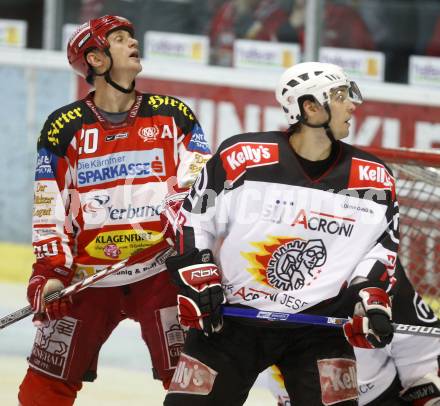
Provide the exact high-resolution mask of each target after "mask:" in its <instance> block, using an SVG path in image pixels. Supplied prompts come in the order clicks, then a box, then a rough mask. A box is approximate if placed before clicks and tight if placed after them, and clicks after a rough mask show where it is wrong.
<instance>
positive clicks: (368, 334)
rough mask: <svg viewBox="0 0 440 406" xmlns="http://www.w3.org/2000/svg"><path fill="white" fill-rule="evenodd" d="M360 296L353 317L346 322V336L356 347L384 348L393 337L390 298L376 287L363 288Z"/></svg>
mask: <svg viewBox="0 0 440 406" xmlns="http://www.w3.org/2000/svg"><path fill="white" fill-rule="evenodd" d="M359 297H360V298H361V301H360V302H359V303H357V305H356V306H355V312H354V315H353V318H350V320H349V322H347V323H345V324H344V334H345V338H346V339H347V340H348V342H349V343H350V344H351V345H352V346H354V347H360V348H383V347H385V346H386V345H387V344H389V343H390V342H391V340H392V339H393V326H392V324H391V319H392V313H391V301H390V298H389V296H388V294H387V293H386V292H385V291H384V290H383V289H381V288H375V287H372V288H364V289H361V290H360V291H359Z"/></svg>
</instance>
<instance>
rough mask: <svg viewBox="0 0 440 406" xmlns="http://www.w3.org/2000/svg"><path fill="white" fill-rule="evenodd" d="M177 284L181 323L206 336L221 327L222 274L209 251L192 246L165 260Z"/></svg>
mask: <svg viewBox="0 0 440 406" xmlns="http://www.w3.org/2000/svg"><path fill="white" fill-rule="evenodd" d="M166 264H167V267H168V270H169V271H170V272H171V277H172V279H173V280H174V282H175V283H176V284H177V285H178V286H179V287H180V293H179V295H178V296H177V302H178V303H177V307H178V314H179V321H180V324H182V325H183V326H187V327H192V328H196V329H199V330H203V332H204V333H205V335H206V336H209V335H211V334H212V333H214V332H219V331H220V330H221V329H222V327H223V318H222V315H221V305H222V304H223V303H225V302H226V298H225V295H224V293H223V289H222V286H221V275H220V271H219V269H218V268H217V265H215V263H214V256H213V255H212V252H211V251H210V250H202V251H199V250H197V249H193V250H191V251H189V252H187V253H185V254H183V255H180V256H175V257H170V258H168V259H167V261H166Z"/></svg>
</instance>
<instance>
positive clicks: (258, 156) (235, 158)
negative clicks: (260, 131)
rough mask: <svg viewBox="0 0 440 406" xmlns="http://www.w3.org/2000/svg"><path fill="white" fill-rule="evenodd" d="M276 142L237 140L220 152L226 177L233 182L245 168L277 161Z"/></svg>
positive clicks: (271, 163)
mask: <svg viewBox="0 0 440 406" xmlns="http://www.w3.org/2000/svg"><path fill="white" fill-rule="evenodd" d="M278 155H279V154H278V144H274V143H258V142H239V143H237V144H234V145H232V146H230V147H229V148H226V149H225V150H223V151H222V152H221V153H220V157H221V159H222V162H223V168H224V169H225V171H226V179H227V180H229V181H231V182H235V181H236V180H237V179H238V178H239V177H240V176H241V175H243V173H244V172H245V171H246V168H254V167H257V166H264V165H273V164H276V163H278Z"/></svg>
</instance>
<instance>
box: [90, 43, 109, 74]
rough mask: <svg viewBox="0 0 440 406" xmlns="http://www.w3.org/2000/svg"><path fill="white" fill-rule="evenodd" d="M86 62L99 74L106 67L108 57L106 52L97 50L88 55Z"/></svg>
mask: <svg viewBox="0 0 440 406" xmlns="http://www.w3.org/2000/svg"><path fill="white" fill-rule="evenodd" d="M86 60H87V63H88V64H89V65H90V66H91V67H92V68H93V70H95V71H97V72H99V71H101V70H103V68H104V67H105V64H106V55H105V54H104V52H102V51H99V50H97V49H95V50H93V51H90V52H88V53H87V56H86Z"/></svg>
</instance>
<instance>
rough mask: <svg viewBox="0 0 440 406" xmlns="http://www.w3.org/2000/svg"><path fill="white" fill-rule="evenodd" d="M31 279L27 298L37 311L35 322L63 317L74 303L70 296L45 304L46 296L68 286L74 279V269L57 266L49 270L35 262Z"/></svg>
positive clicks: (35, 311)
mask: <svg viewBox="0 0 440 406" xmlns="http://www.w3.org/2000/svg"><path fill="white" fill-rule="evenodd" d="M33 268H34V270H33V272H32V276H31V279H30V280H29V284H28V288H27V298H28V301H29V303H30V305H31V307H32V310H33V311H34V313H35V317H34V322H35V324H37V325H38V324H39V323H40V322H43V321H45V320H47V319H49V320H56V319H61V318H63V317H64V316H65V315H66V314H67V313H68V311H69V310H70V307H71V305H72V300H71V298H70V297H63V298H61V299H59V300H55V301H53V302H51V303H48V304H45V303H44V297H45V296H47V295H49V294H50V293H53V292H57V291H59V290H61V289H63V288H65V287H66V286H68V285H69V284H70V282H71V280H72V277H73V272H72V270H70V269H68V268H64V267H57V268H55V269H53V270H47V269H46V268H45V267H44V266H43V265H42V264H39V263H36V264H34V267H33Z"/></svg>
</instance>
